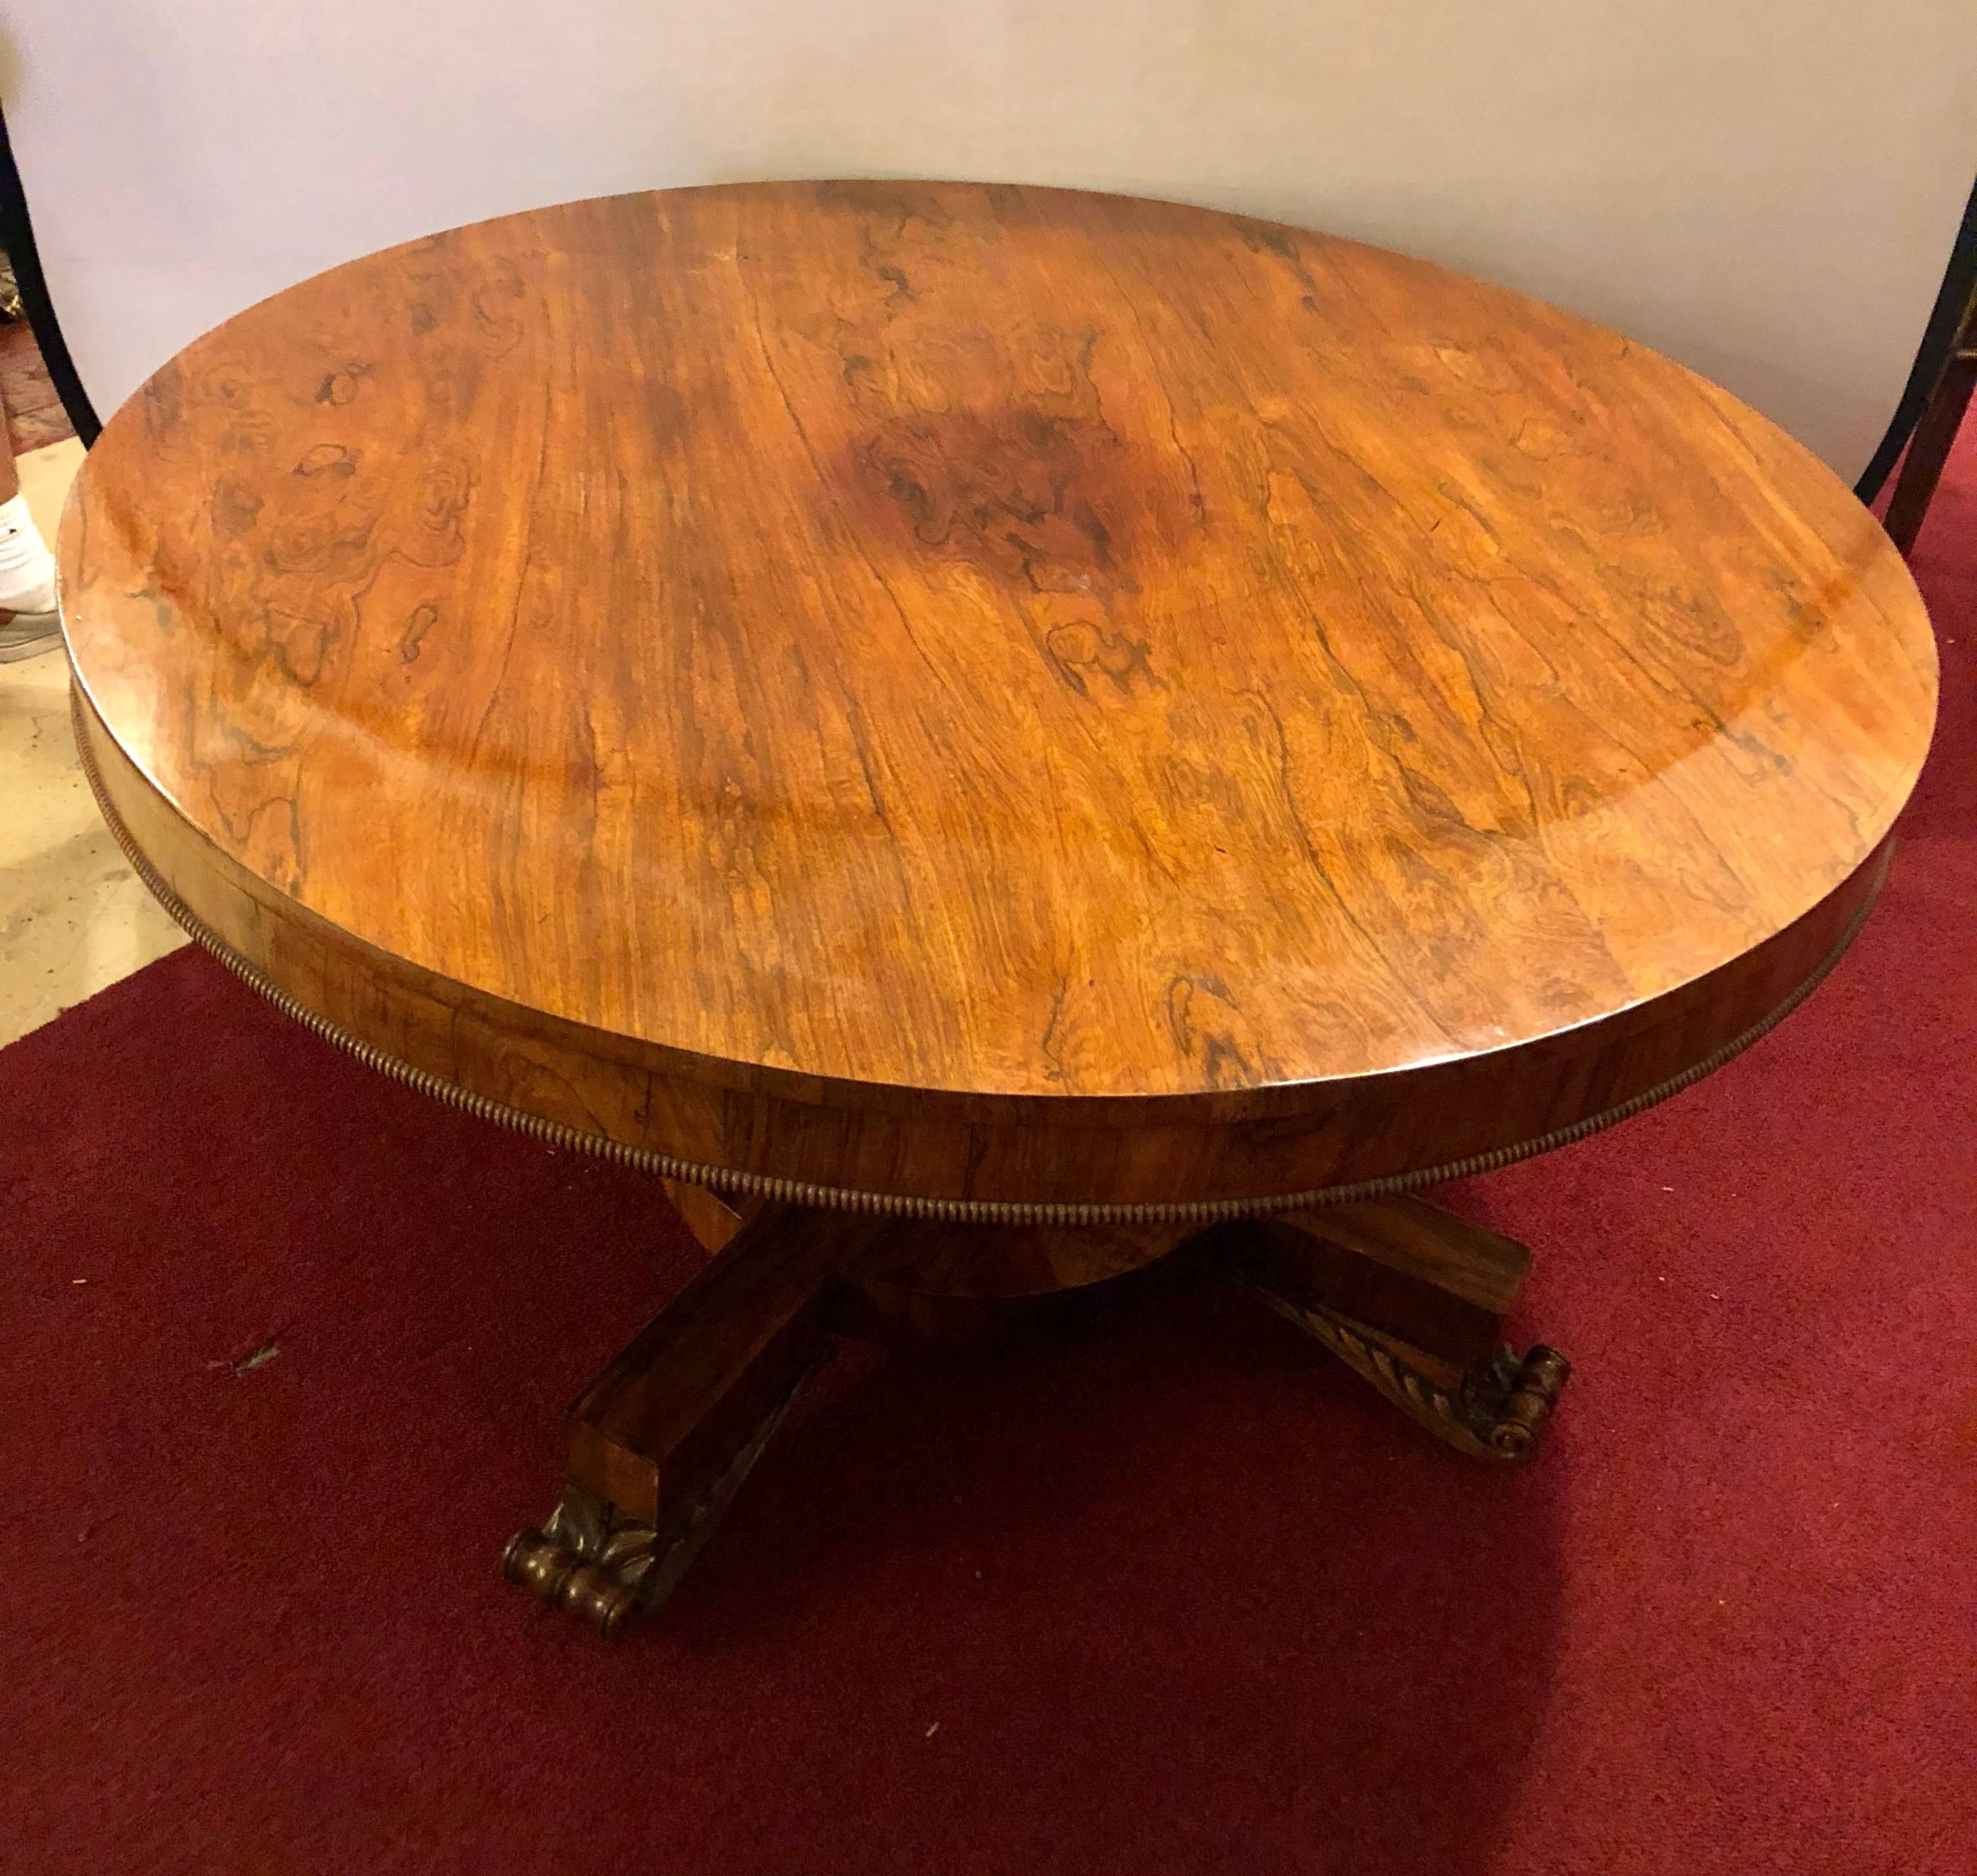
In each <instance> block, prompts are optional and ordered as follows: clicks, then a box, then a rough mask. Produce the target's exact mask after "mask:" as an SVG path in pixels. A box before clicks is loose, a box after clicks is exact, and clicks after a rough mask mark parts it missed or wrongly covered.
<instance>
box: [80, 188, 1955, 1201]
mask: <svg viewBox="0 0 1977 1876" xmlns="http://www.w3.org/2000/svg"><path fill="white" fill-rule="evenodd" d="M61 562H62V566H63V569H64V588H65V605H66V614H67V620H68V628H69V631H70V635H71V650H72V655H73V657H74V661H75V664H76V668H77V671H78V677H79V680H80V682H81V686H82V688H83V690H84V694H85V695H86V697H87V704H88V709H87V711H86V713H85V717H84V722H85V732H86V734H88V735H89V736H90V737H91V741H92V747H93V748H94V750H95V753H96V756H97V760H98V761H99V764H100V766H101V769H102V771H103V773H104V778H105V785H106V790H107V793H109V794H110V795H111V796H113V797H114V800H115V801H116V803H117V812H118V813H120V815H121V816H123V818H124V820H125V821H126V823H127V825H128V826H129V827H130V829H131V831H132V832H133V835H134V838H135V839H137V842H138V843H139V845H140V846H141V847H142V848H143V849H144V851H145V852H147V854H148V855H150V856H151V857H152V859H153V861H154V862H155V863H156V864H157V868H158V869H159V871H160V872H161V873H162V874H163V875H165V876H166V877H167V879H169V880H170V882H171V884H172V886H173V889H174V890H175V891H176V892H178V893H179V894H180V895H181V896H182V897H183V898H184V899H185V901H186V903H187V904H188V905H190V907H191V908H193V910H194V911H195V912H196V913H197V914H198V915H199V916H200V917H201V918H203V919H205V920H206V921H207V922H209V923H210V925H213V928H215V929H216V931H219V932H220V933H221V935H223V937H225V938H226V940H227V941H228V942H229V943H230V944H233V945H236V947H237V948H239V950H240V951H241V952H242V953H243V955H245V956H246V958H249V960H251V961H252V962H253V963H254V964H256V966H257V968H261V969H262V970H264V971H266V973H267V974H268V975H269V977H270V978H272V979H273V981H276V983H277V984H282V986H284V987H285V988H287V989H289V991H290V992H291V994H294V995H295V996H296V997H298V998H299V1000H300V1001H302V1002H303V1003H304V1004H307V1005H308V1006H309V1007H310V1008H312V1009H315V1010H318V1011H322V1013H323V1014H325V1016H328V1017H332V1018H333V1019H334V1020H336V1021H338V1022H339V1023H341V1024H344V1025H345V1026H346V1027H348V1028H349V1029H351V1030H352V1031H353V1032H354V1033H355V1034H358V1035H359V1036H361V1037H364V1038H365V1040H367V1041H368V1042H371V1043H373V1044H375V1045H376V1046H378V1047H381V1048H385V1049H387V1050H390V1051H391V1052H392V1053H394V1054H397V1055H398V1056H400V1057H403V1058H404V1059H405V1060H408V1061H411V1062H414V1063H417V1064H418V1065H419V1066H421V1067H424V1068H427V1069H428V1070H430V1071H431V1072H432V1073H437V1074H442V1075H445V1076H450V1077H451V1078H453V1079H455V1080H457V1081H459V1082H460V1083H461V1084H462V1085H463V1086H469V1087H472V1088H474V1089H476V1090H479V1091H481V1092H485V1093H489V1094H490V1095H493V1096H495V1097H496V1098H499V1099H501V1100H508V1101H511V1102H513V1103H514V1104H515V1105H517V1106H520V1107H522V1108H523V1109H526V1110H528V1111H530V1112H533V1113H545V1114H547V1115H549V1116H551V1117H553V1118H556V1119H559V1120H563V1121H566V1123H567V1124H569V1125H572V1126H576V1127H578V1128H579V1129H588V1130H591V1131H593V1132H596V1133H602V1134H605V1135H608V1136H609V1137H611V1138H612V1139H621V1140H625V1141H627V1142H633V1143H637V1144H641V1145H653V1146H658V1147H659V1148H662V1149H663V1150H665V1151H667V1152H676V1153H679V1154H681V1155H682V1156H686V1157H689V1158H695V1159H704V1160H705V1162H707V1163H709V1164H711V1165H718V1166H723V1167H735V1168H747V1169H751V1170H755V1171H760V1172H765V1173H771V1174H774V1175H777V1176H780V1177H789V1178H796V1179H815V1180H819V1181H821V1182H824V1183H827V1184H832V1185H845V1186H850V1187H855V1188H856V1189H861V1190H864V1191H869V1192H882V1193H883V1192H899V1193H905V1194H911V1195H940V1196H979V1197H985V1198H997V1199H1002V1198H1009V1199H1030V1198H1039V1199H1042V1198H1073V1197H1075V1198H1091V1199H1097V1200H1123V1201H1134V1202H1137V1201H1141V1200H1146V1201H1149V1202H1157V1201H1160V1200H1165V1199H1172V1198H1181V1197H1184V1196H1193V1195H1202V1196H1207V1197H1219V1196H1238V1197H1239V1196H1242V1195H1246V1194H1250V1193H1260V1192H1287V1191H1293V1190H1299V1189H1303V1188H1304V1187H1305V1186H1308V1185H1310V1186H1315V1185H1320V1184H1322V1183H1325V1182H1327V1181H1328V1180H1332V1179H1350V1178H1358V1177H1365V1176H1370V1175H1374V1174H1376V1173H1378V1172H1388V1171H1392V1170H1394V1169H1403V1168H1405V1167H1408V1166H1418V1165H1427V1164H1431V1163H1435V1162H1437V1161H1438V1160H1441V1159H1448V1158H1452V1157H1454V1156H1457V1154H1458V1153H1461V1152H1476V1151H1482V1150H1488V1149H1490V1148H1492V1147H1494V1146H1500V1145H1501V1144H1503V1142H1505V1141H1507V1140H1511V1139H1519V1138H1528V1137H1530V1136H1533V1135H1534V1134H1536V1133H1542V1132H1543V1131H1544V1130H1545V1129H1547V1128H1550V1127H1556V1126H1563V1125H1567V1124H1569V1123H1572V1122H1573V1121H1574V1120H1575V1119H1579V1118H1580V1117H1583V1116H1585V1115H1587V1114H1589V1113H1595V1112H1597V1111H1599V1109H1600V1108H1601V1107H1602V1106H1608V1105H1611V1104H1612V1102H1614V1101H1616V1100H1624V1099H1626V1098H1628V1097H1629V1096H1630V1095H1631V1094H1632V1093H1638V1092H1639V1090H1641V1089H1642V1088H1644V1087H1646V1086H1650V1085H1652V1083H1653V1082H1654V1081H1655V1080H1657V1079H1659V1078H1662V1077H1663V1076H1666V1075H1668V1074H1672V1073H1677V1072H1679V1071H1680V1070H1682V1069H1683V1068H1685V1067H1687V1066H1688V1065H1689V1064H1690V1063H1693V1062H1695V1061H1697V1060H1701V1059H1702V1058H1703V1057H1705V1056H1707V1055H1708V1053H1709V1052H1710V1051H1711V1050H1712V1049H1714V1048H1715V1047H1718V1046H1719V1045H1720V1044H1722V1043H1723V1042H1724V1041H1725V1040H1726V1038H1728V1037H1729V1036H1731V1035H1733V1034H1735V1033H1736V1032H1737V1030H1738V1029H1739V1028H1741V1027H1743V1026H1744V1025H1745V1024H1748V1023H1749V1022H1751V1021H1754V1020H1757V1019H1758V1017H1761V1015H1762V1014H1764V1011H1765V1010H1766V1009H1767V1008H1769V1007H1771V1005H1772V1004H1775V1003H1776V1002H1777V1001H1778V1000H1779V999H1780V998H1781V997H1783V996H1784V995H1785V994H1787V992H1788V991H1790V990H1791V988H1792V987H1793V986H1794V984H1797V982H1798V981H1800V979H1801V978H1803V977H1804V975H1805V974H1807V972H1808V971H1810V970H1811V969H1812V968H1814V966H1815V964H1817V961H1818V960H1819V958H1820V957H1822V956H1823V955H1824V953H1825V951H1826V949H1827V948H1828V947H1830V945H1831V944H1832V943H1833V941H1835V940H1836V939H1837V937H1838V936H1839V935H1840V931H1842V929H1843V928H1844V927H1845V925H1846V924H1847V920H1848V918H1850V917H1851V915H1852V914H1853V912H1854V911H1856V910H1857V908H1858V906H1859V905H1860V902H1861V901H1862V900H1863V898H1864V896H1865V895H1866V892H1868V890H1869V879H1868V872H1867V869H1870V866H1871V865H1872V864H1873V862H1874V861H1875V859H1876V855H1877V850H1878V849H1879V848H1880V844H1881V842H1883V839H1884V837H1885V836H1886V832H1887V830H1888V828H1889V826H1890V823H1891V822H1892V820H1893V817H1894V816H1895V814H1896V811H1897V810H1898V809H1899V806H1900V805H1901V803H1902V802H1903V800H1904V799H1905V798H1906V794H1907V793H1908V790H1909V787H1910V786H1911V784H1912V783H1913V780H1914V778H1915V776H1916V772H1917V770H1918V769H1919V765H1920V763H1921V760H1922V759H1923V754H1924V753H1925V750H1926V747H1927V743H1928V738H1929V729H1930V725H1931V722H1932V714H1933V708H1934V699H1935V662H1934V651H1933V645H1932V639H1931V638H1930V635H1929V628H1928V624H1927V621H1926V618H1925V617H1924V615H1923V611H1922V608H1921V606H1920V603H1919V600H1918V598H1916V594H1915V591H1914V589H1913V585H1912V583H1911V582H1910V581H1909V578H1908V576H1907V574H1906V570H1905V569H1903V566H1902V565H1901V563H1900V561H1899V556H1897V555H1896V553H1895V552H1894V551H1893V549H1892V548H1891V547H1890V545H1889V543H1888V542H1887V541H1886V538H1885V537H1884V536H1883V535H1882V534H1881V532H1880V529H1879V528H1878V527H1877V526H1876V524H1875V523H1873V520H1872V519H1871V517H1870V516H1867V515H1866V513H1865V511H1864V510H1863V509H1860V506H1859V505H1858V504H1857V503H1855V502H1854V501H1853V498H1852V497H1851V496H1850V494H1848V493H1847V491H1846V490H1843V488H1842V487H1841V486H1840V485H1839V483H1837V481H1836V480H1834V479H1833V476H1831V475H1830V473H1828V472H1827V471H1826V470H1824V468H1823V467H1820V465H1819V464H1818V463H1816V462H1815V461H1814V460H1813V459H1812V458H1811V457H1810V456H1809V455H1808V454H1807V453H1806V452H1805V451H1804V450H1801V449H1800V448H1799V447H1797V445H1796V444H1794V443H1791V441H1790V440H1788V439H1787V438H1786V437H1784V436H1783V435H1781V434H1780V433H1779V432H1778V431H1777V430H1775V429H1774V427H1771V425H1770V424H1767V423H1766V422H1765V421H1764V420H1762V419H1761V418H1760V417H1757V416H1755V415H1754V414H1752V413H1751V412H1750V411H1748V410H1746V409H1744V407H1741V405H1739V404H1737V403H1736V402H1735V401H1734V400H1733V399H1731V397H1728V395H1727V394H1725V393H1723V392H1721V391H1718V390H1716V389H1715V388H1714V387H1711V386H1709V385H1708V384H1705V383H1703V382H1702V381H1700V380H1698V379H1697V378H1695V377H1694V376H1692V374H1689V373H1688V372H1686V371H1684V370H1682V368H1680V367H1678V366H1676V365H1675V364H1672V363H1671V362H1670V361H1667V360H1665V359H1663V358H1659V357H1658V356H1657V355H1655V354H1652V353H1651V352H1648V351H1645V350H1643V349H1642V348H1640V347H1638V346H1635V345H1631V344H1629V342H1628V341H1625V340H1623V339H1622V338H1619V337H1618V336H1616V335H1614V334H1612V333H1611V332H1608V331H1603V330H1602V329H1599V328H1595V327H1592V326H1590V325H1586V324H1585V323H1583V322H1582V321H1577V320H1576V319H1573V318H1570V317H1569V316H1568V315H1565V314H1563V313H1561V312H1556V310H1553V309H1552V308H1546V307H1544V306H1542V305H1537V304H1536V303H1534V302H1530V301H1528V300H1525V299H1523V298H1520V297H1518V296H1517V295H1511V294H1509V293H1507V292H1502V291H1500V290H1498V289H1496V288H1490V287H1487V286H1484V285H1479V284H1477V283H1476V282H1471V281H1468V280H1466V279H1462V278H1460V277H1459V276H1457V275H1453V274H1451V273H1448V272H1444V271H1443V270H1441V269H1436V268H1434V267H1431V266H1429V265H1425V264H1424V263H1421V262H1414V261H1411V260H1408V259H1403V258H1401V257H1398V256H1394V255H1391V254H1387V253H1384V252H1379V251H1378V250H1375V249H1368V248H1365V247H1361V246H1355V245H1353V244H1352V243H1348V242H1341V241H1337V240H1334V239H1328V238H1326V237H1324V236H1317V235H1312V234H1306V233H1302V232H1294V231H1292V230H1289V229H1282V228H1277V227H1274V226H1269V225H1266V224H1262V223H1254V222H1249V221H1245V220H1243V219H1239V218H1235V217H1230V216H1223V215H1219V214H1214V213H1208V212H1206V211H1202V210H1197V209H1187V208H1181V207H1177V206H1170V205H1162V204H1156V203H1144V202H1138V201H1134V200H1130V199H1124V198H1118V197H1110V196H1091V195H1084V194H1078V193H1068V192H1058V191H1050V190H1027V189H1025V190H1017V189H1012V188H1002V187H981V186H968V185H959V184H955V185H946V184H943V185H938V186H936V185H917V184H913V185H909V184H892V183H886V184H879V183H873V184H830V185H807V184H806V185H796V184H791V185H776V186H754V185H751V186H742V187H734V188H721V189H709V190H687V191H675V192H668V193H659V194H651V195H644V196H625V197H620V198H615V199H608V200H603V201H599V202H592V203H581V204H576V205H573V206H569V207H566V208H560V209H550V210H544V211H542V212H540V213H533V214H530V215H524V216H515V217H511V218H508V219H504V220H502V221H498V222H493V223H485V224H483V225H481V226H477V227H475V228H472V229H464V230H461V231H459V232H455V233H453V234H451V235H446V236H439V237H436V238H434V239H431V240H429V241H425V242H418V243H414V244H413V245H411V246H408V247H404V248H401V249H393V250H391V251H389V252H386V253H385V254H381V255H378V256H372V257H371V258H370V259H366V260H364V261H360V262H354V263H352V265H349V266H348V267H345V268H342V269H338V270H336V271H335V272H333V273H332V274H329V275H325V276H323V277H322V278H321V279H318V280H315V281H313V282H308V283H305V285H302V286H300V287H297V288H292V289H291V290H290V291H289V292H286V293H285V294H282V295H279V296H277V297H276V298H275V299H273V300H272V301H269V302H266V303H265V304H264V305H262V306H259V307H257V308H254V309H252V311H250V312H247V313H246V314H243V315H241V316H240V317H239V318H236V319H235V320H234V321H230V322H229V324H228V325H226V326H223V327H222V328H219V330H218V331H216V332H214V333H213V334H211V335H208V336H207V337H206V338H204V339H203V340H201V341H198V342H197V343H196V345H193V346H192V347H190V348H188V349H187V351H186V352H185V353H183V354H181V356H180V358H178V359H177V360H176V361H173V364H170V366H168V367H167V368H165V369H164V370H163V371H161V372H160V374H158V375H157V377H156V378H154V379H153V381H151V382H150V384H148V385H147V387H145V389H144V391H142V392H141V393H140V394H139V396H138V397H136V398H134V400H133V401H132V402H131V403H130V404H129V405H127V407H125V408H124V410H122V411H121V412H120V413H119V414H118V415H117V417H116V418H115V419H114V420H113V421H112V422H111V424H110V426H109V427H108V428H107V430H106V431H105V433H104V437H103V439H102V440H101V443H99V444H98V446H97V448H96V449H95V450H94V451H92V453H91V457H90V459H89V461H88V463H87V465H86V467H85V469H84V473H83V474H82V476H81V478H80V480H79V481H78V490H77V493H76V495H75V496H74V499H73V500H72V502H71V507H70V509H69V512H68V515H67V516H66V518H65V521H64V528H63V531H62V537H61ZM1767 998H1768V999H1769V1001H1767Z"/></svg>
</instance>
